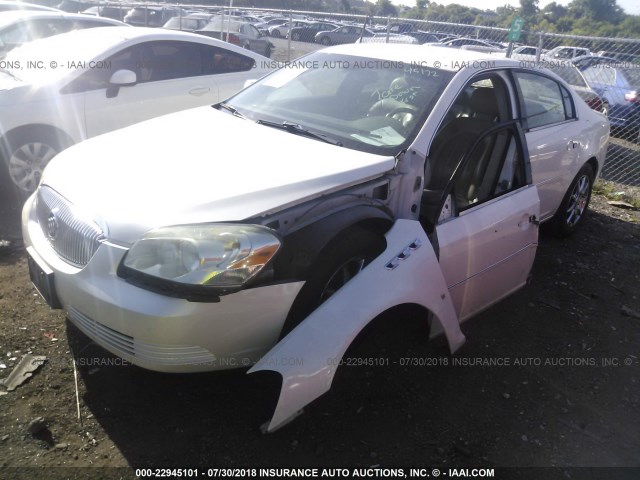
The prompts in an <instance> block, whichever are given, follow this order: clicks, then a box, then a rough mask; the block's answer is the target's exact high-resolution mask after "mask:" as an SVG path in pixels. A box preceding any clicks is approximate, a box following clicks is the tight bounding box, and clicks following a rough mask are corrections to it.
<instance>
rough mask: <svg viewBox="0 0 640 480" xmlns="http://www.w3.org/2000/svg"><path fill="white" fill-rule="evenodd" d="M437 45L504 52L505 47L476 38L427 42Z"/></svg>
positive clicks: (488, 51)
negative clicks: (434, 42) (435, 42)
mask: <svg viewBox="0 0 640 480" xmlns="http://www.w3.org/2000/svg"><path fill="white" fill-rule="evenodd" d="M429 45H435V46H438V47H451V48H463V49H465V50H475V51H478V52H487V53H490V52H504V51H505V49H504V47H502V46H498V44H496V43H494V42H487V41H485V40H478V39H476V38H454V39H452V40H447V41H445V42H442V43H437V44H429Z"/></svg>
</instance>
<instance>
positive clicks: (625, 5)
mask: <svg viewBox="0 0 640 480" xmlns="http://www.w3.org/2000/svg"><path fill="white" fill-rule="evenodd" d="M433 1H434V2H435V3H439V4H441V5H449V4H450V3H458V4H460V5H465V6H467V7H475V8H482V9H489V10H495V9H496V8H497V7H502V6H503V5H513V6H514V7H519V6H520V1H519V0H483V1H482V2H478V0H433ZM392 2H393V3H394V4H396V5H402V4H404V5H408V6H410V7H413V6H414V5H415V1H412V0H392ZM551 2H552V0H540V3H539V4H538V6H539V7H540V8H544V6H545V5H547V4H548V3H551ZM569 2H570V0H557V2H556V3H559V4H560V5H568V4H569ZM480 5H482V6H480ZM618 5H620V7H621V8H622V9H623V10H624V11H625V12H626V13H628V14H630V15H640V1H638V0H618Z"/></svg>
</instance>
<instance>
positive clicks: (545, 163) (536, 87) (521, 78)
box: [514, 71, 580, 220]
mask: <svg viewBox="0 0 640 480" xmlns="http://www.w3.org/2000/svg"><path fill="white" fill-rule="evenodd" d="M514 77H515V85H516V89H517V91H518V96H519V99H520V102H519V104H520V105H519V106H520V117H521V124H522V128H523V129H524V132H525V136H526V139H527V144H529V145H535V146H536V148H535V149H532V151H531V159H530V160H531V173H532V178H533V183H534V184H535V185H537V187H538V190H539V192H540V217H541V218H542V220H545V219H547V218H549V217H550V216H552V215H553V214H554V213H555V210H556V208H557V206H558V205H560V202H561V201H562V198H563V197H564V195H565V192H566V191H567V188H569V184H570V182H571V181H572V180H573V176H574V175H575V174H576V172H577V168H576V166H577V162H578V153H579V151H580V148H579V147H580V142H579V138H578V133H579V132H580V129H577V128H575V126H576V122H577V116H576V110H575V105H574V104H573V99H572V96H571V94H570V93H569V91H568V90H567V89H566V88H565V87H564V86H563V85H561V84H560V83H559V82H557V81H556V80H554V79H552V78H551V77H548V76H546V75H544V74H542V73H537V72H530V71H526V72H525V71H522V72H515V73H514Z"/></svg>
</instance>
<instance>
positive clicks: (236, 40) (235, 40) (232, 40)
mask: <svg viewBox="0 0 640 480" xmlns="http://www.w3.org/2000/svg"><path fill="white" fill-rule="evenodd" d="M227 41H228V42H229V43H233V44H234V45H240V38H239V37H238V36H237V35H235V34H233V33H230V34H229V38H228V40H227Z"/></svg>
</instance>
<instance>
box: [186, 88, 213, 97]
mask: <svg viewBox="0 0 640 480" xmlns="http://www.w3.org/2000/svg"><path fill="white" fill-rule="evenodd" d="M210 90H211V89H210V88H209V87H196V88H192V89H191V90H189V95H195V96H198V95H204V94H205V93H208V92H209V91H210Z"/></svg>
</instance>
